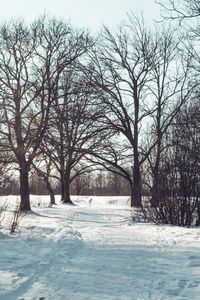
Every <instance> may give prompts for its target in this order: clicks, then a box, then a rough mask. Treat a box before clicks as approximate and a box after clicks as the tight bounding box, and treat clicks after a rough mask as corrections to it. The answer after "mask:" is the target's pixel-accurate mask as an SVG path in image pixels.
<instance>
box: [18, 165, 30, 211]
mask: <svg viewBox="0 0 200 300" xmlns="http://www.w3.org/2000/svg"><path fill="white" fill-rule="evenodd" d="M28 175H29V166H25V167H22V168H21V169H20V197H21V202H20V210H21V211H28V210H31V206H30V192H29V180H28Z"/></svg>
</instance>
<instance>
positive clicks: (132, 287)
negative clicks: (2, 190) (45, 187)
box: [0, 196, 200, 300]
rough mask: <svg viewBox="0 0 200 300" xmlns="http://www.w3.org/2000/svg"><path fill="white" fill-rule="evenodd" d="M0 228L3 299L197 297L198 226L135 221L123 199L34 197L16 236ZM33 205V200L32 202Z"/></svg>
mask: <svg viewBox="0 0 200 300" xmlns="http://www.w3.org/2000/svg"><path fill="white" fill-rule="evenodd" d="M16 199H17V197H14V196H9V197H1V198H0V201H1V203H4V202H7V203H9V205H8V207H7V209H8V210H9V211H10V212H8V213H7V215H6V216H5V218H4V220H3V224H2V225H3V227H4V228H3V229H1V233H0V251H1V255H0V299H1V300H17V299H18V300H22V299H23V300H39V299H44V300H102V299H108V300H109V299H113V300H114V299H115V300H135V299H138V300H139V299H145V300H146V299H152V300H153V299H155V300H161V299H169V300H171V299H177V300H185V299H188V300H195V299H200V228H179V227H174V226H162V225H160V226H158V225H154V224H147V223H143V222H133V221H132V218H131V209H130V208H129V206H127V205H126V201H127V197H121V198H120V197H92V199H93V200H92V203H91V206H90V205H89V204H88V200H89V199H90V197H75V196H74V197H72V200H73V201H74V203H75V204H76V205H74V206H71V205H65V204H61V203H60V202H59V197H56V201H57V205H56V206H53V207H52V208H50V207H48V201H49V197H47V196H32V197H31V202H32V204H33V207H32V212H31V213H29V214H27V215H26V216H24V217H23V219H22V220H21V222H20V224H19V228H18V229H17V232H16V234H15V235H10V234H9V230H8V228H9V222H10V221H9V218H11V215H12V210H13V208H12V207H13V206H10V205H11V204H12V203H14V201H16ZM38 204H39V205H38Z"/></svg>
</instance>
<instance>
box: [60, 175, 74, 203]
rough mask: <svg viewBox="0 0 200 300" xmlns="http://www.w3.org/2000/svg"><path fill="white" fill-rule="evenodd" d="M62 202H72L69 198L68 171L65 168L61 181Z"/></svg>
mask: <svg viewBox="0 0 200 300" xmlns="http://www.w3.org/2000/svg"><path fill="white" fill-rule="evenodd" d="M63 192H64V194H63V199H62V200H63V203H69V204H73V202H72V201H71V199H70V171H69V170H67V171H66V174H65V176H64V182H63Z"/></svg>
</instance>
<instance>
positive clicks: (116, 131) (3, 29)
mask: <svg viewBox="0 0 200 300" xmlns="http://www.w3.org/2000/svg"><path fill="white" fill-rule="evenodd" d="M183 2H184V4H185V7H182V9H184V13H185V15H183V13H180V9H179V8H178V7H177V4H176V1H173V0H170V1H168V5H169V6H167V4H166V5H165V6H164V16H163V17H164V18H165V20H166V21H163V22H162V23H158V24H157V25H156V24H155V25H154V26H151V27H150V26H148V24H147V23H146V22H145V20H144V17H143V15H142V14H141V15H135V14H133V13H130V14H129V15H128V17H127V20H126V21H124V22H123V23H121V24H119V26H118V28H117V29H116V30H115V31H113V30H110V29H109V28H108V27H106V26H103V27H102V29H101V31H100V32H99V34H98V36H97V37H96V36H91V34H90V33H89V32H88V31H86V30H85V29H77V28H75V27H74V26H72V25H71V24H70V23H67V22H65V21H62V20H58V19H56V18H49V17H48V16H46V15H44V16H42V17H40V18H38V19H37V20H35V21H34V22H32V23H31V24H26V23H25V21H24V20H22V19H19V20H12V21H11V22H9V23H4V24H1V26H0V44H1V47H0V114H1V119H0V161H1V172H2V174H8V173H9V174H10V172H11V171H14V172H18V173H19V182H20V195H21V205H20V209H21V210H30V209H31V207H30V199H29V193H30V191H29V174H30V172H33V171H34V172H36V174H37V176H40V177H41V178H43V180H44V182H45V184H46V188H47V189H48V191H49V193H50V195H51V201H52V203H53V202H54V191H53V188H52V184H51V182H52V180H53V179H54V180H56V181H58V182H59V184H60V194H61V197H62V200H63V202H64V203H71V199H70V185H72V183H73V182H75V181H78V180H79V181H80V180H81V178H84V176H86V175H87V174H90V173H91V171H95V170H99V171H100V170H107V171H108V172H112V174H115V175H116V176H120V177H121V178H123V180H125V181H126V182H127V183H128V184H129V190H130V197H131V206H132V207H141V206H142V205H143V200H142V196H143V194H144V191H146V193H147V194H148V195H149V197H150V198H149V199H150V206H151V209H150V215H151V216H152V218H153V216H155V215H157V218H158V216H159V214H160V217H162V215H164V216H165V217H166V220H165V221H166V222H171V223H173V222H182V223H184V222H185V221H183V220H185V218H186V217H185V213H186V212H185V210H186V209H185V207H190V210H191V209H192V207H191V201H192V205H193V207H195V212H196V208H197V206H198V205H199V200H198V197H199V159H198V157H199V155H198V149H199V147H198V145H199V121H200V119H199V89H198V76H199V67H198V65H199V56H198V52H197V46H198V45H197V41H198V37H199V33H198V28H197V27H195V24H194V27H191V26H187V19H188V14H190V15H189V17H193V16H194V17H196V18H198V16H199V15H197V16H196V15H195V13H196V12H195V6H192V4H190V3H189V2H188V1H183ZM193 2H194V3H193ZM198 2H199V1H195V0H193V1H192V2H191V3H193V4H195V3H196V4H198V5H199V6H200V4H199V3H198ZM160 5H162V6H163V4H160ZM187 9H188V10H187ZM192 11H193V12H194V13H193V15H192ZM171 12H173V13H174V14H175V16H174V15H173V14H171ZM187 12H188V14H187ZM191 15H192V16H191ZM184 16H185V18H184ZM167 19H170V20H171V19H173V20H174V23H173V25H169V24H168V22H167ZM176 20H178V23H176ZM180 24H181V25H180ZM182 28H184V30H183V31H182ZM185 29H187V30H185ZM183 34H184V39H183ZM195 197H196V198H195ZM194 198H195V199H196V200H195V201H196V202H195V201H194ZM191 199H193V200H191ZM194 202H195V203H194ZM166 203H168V206H167V207H168V208H166ZM174 203H179V204H180V203H181V204H180V205H179V208H180V206H181V205H182V206H183V207H182V209H183V211H184V213H182V216H177V220H178V221H177V220H175V221H173V220H172V216H170V210H173V208H174V207H175V205H174ZM179 208H177V209H178V211H179V212H180V209H179ZM172 215H173V218H174V212H173V213H172ZM181 218H182V219H181ZM181 220H182V221H181Z"/></svg>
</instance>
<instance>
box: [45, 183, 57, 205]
mask: <svg viewBox="0 0 200 300" xmlns="http://www.w3.org/2000/svg"><path fill="white" fill-rule="evenodd" d="M46 188H47V190H48V192H49V195H50V204H56V201H55V195H54V191H53V189H52V187H51V184H50V183H49V181H48V179H46Z"/></svg>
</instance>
